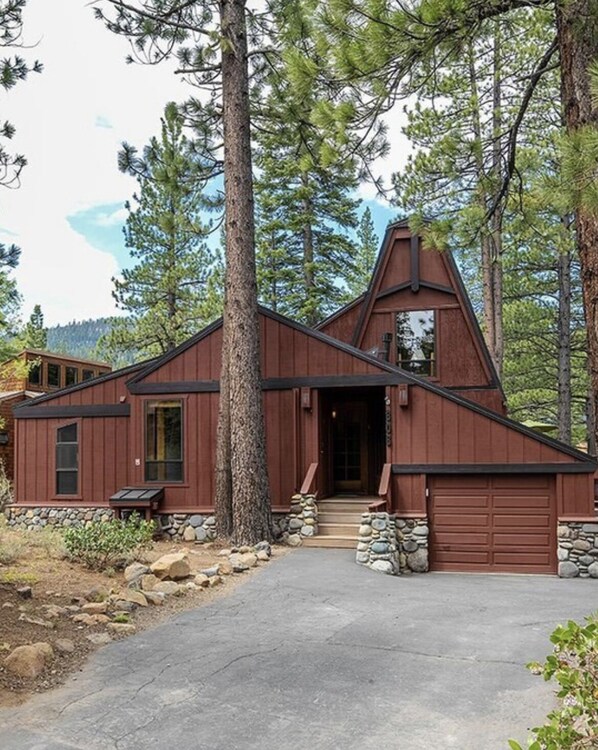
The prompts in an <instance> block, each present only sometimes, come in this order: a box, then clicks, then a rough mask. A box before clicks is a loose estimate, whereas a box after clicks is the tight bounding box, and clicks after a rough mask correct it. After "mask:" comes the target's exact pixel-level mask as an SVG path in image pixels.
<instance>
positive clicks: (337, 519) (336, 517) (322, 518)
mask: <svg viewBox="0 0 598 750" xmlns="http://www.w3.org/2000/svg"><path fill="white" fill-rule="evenodd" d="M364 512H365V511H364ZM318 523H320V524H322V523H350V524H358V525H359V524H360V523H361V513H355V512H353V513H350V512H349V511H347V512H341V511H338V512H337V511H328V510H326V511H320V512H319V513H318Z"/></svg>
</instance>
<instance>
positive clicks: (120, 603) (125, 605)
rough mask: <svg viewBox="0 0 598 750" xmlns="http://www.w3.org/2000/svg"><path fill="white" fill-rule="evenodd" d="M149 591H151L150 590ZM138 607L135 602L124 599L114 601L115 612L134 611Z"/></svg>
mask: <svg viewBox="0 0 598 750" xmlns="http://www.w3.org/2000/svg"><path fill="white" fill-rule="evenodd" d="M147 593H149V591H148V592H147ZM146 598H147V594H146ZM136 609H137V605H136V604H135V603H134V602H127V601H125V600H124V599H117V600H116V602H115V603H114V610H115V612H134V611H135V610H136Z"/></svg>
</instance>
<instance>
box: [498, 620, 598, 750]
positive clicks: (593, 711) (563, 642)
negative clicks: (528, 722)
mask: <svg viewBox="0 0 598 750" xmlns="http://www.w3.org/2000/svg"><path fill="white" fill-rule="evenodd" d="M550 640H551V641H552V643H553V644H554V651H553V653H552V654H550V656H548V657H546V661H545V663H544V664H538V663H537V662H533V663H531V664H528V665H527V666H528V668H529V669H531V670H532V671H533V672H534V673H535V674H541V675H543V676H544V679H545V680H547V681H548V680H551V679H553V678H554V679H555V680H556V681H557V683H558V684H559V686H560V689H559V690H558V692H557V696H558V697H559V698H560V705H559V708H557V709H555V710H554V711H551V712H550V713H549V714H548V717H547V721H546V723H545V724H544V725H543V726H541V727H535V728H534V729H533V730H532V732H533V738H532V739H531V740H530V742H529V744H528V749H529V750H582V748H583V749H584V750H585V748H596V747H598V616H597V615H593V616H592V617H588V618H586V624H585V625H580V624H579V623H576V622H573V621H572V620H570V621H569V622H568V623H567V625H566V626H563V625H559V627H558V628H557V629H556V630H555V631H554V632H553V633H552V635H551V636H550ZM509 746H510V747H511V750H523V748H522V747H521V745H519V743H517V742H515V740H509Z"/></svg>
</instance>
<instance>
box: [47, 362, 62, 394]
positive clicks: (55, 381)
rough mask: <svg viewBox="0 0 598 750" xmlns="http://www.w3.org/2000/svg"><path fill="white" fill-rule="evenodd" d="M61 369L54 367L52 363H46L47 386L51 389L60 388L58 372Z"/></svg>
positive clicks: (58, 366)
mask: <svg viewBox="0 0 598 750" xmlns="http://www.w3.org/2000/svg"><path fill="white" fill-rule="evenodd" d="M61 370H62V367H61V366H60V365H55V364H54V363H53V362H48V385H49V386H52V387H53V388H60V380H61V378H60V371H61Z"/></svg>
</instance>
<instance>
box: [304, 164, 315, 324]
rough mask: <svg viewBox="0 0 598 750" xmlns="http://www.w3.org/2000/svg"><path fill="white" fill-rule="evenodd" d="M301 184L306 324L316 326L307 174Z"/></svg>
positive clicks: (312, 238) (310, 212)
mask: <svg viewBox="0 0 598 750" xmlns="http://www.w3.org/2000/svg"><path fill="white" fill-rule="evenodd" d="M301 182H302V183H303V188H304V190H305V192H306V196H305V198H304V199H303V221H304V223H303V284H304V286H305V301H306V303H307V309H306V313H305V316H304V318H305V324H306V325H308V326H315V325H316V323H317V322H318V314H317V304H316V281H315V277H314V233H313V228H312V204H311V200H310V199H309V197H308V196H307V190H308V188H309V178H308V176H307V175H306V174H303V175H302V176H301Z"/></svg>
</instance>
